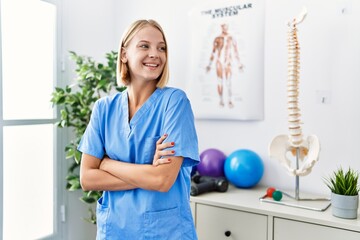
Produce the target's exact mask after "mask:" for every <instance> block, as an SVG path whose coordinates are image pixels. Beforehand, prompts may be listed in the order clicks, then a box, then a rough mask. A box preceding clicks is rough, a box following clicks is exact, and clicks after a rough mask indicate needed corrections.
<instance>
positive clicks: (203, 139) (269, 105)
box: [63, 0, 360, 239]
mask: <svg viewBox="0 0 360 240" xmlns="http://www.w3.org/2000/svg"><path fill="white" fill-rule="evenodd" d="M208 2H209V1H205V0H202V1H196V3H194V1H191V0H183V1H179V2H177V3H175V2H173V1H165V0H154V1H146V0H133V1H116V0H114V1H112V0H107V1H95V0H92V1H86V0H77V1H69V0H68V1H65V4H64V5H65V7H64V11H65V12H64V18H65V19H64V22H63V30H64V32H63V35H64V54H65V55H66V51H67V50H74V51H76V52H78V53H80V54H86V55H89V56H93V57H95V58H98V59H101V58H102V56H103V55H104V53H105V52H107V51H110V50H117V48H118V41H119V40H120V37H121V34H122V32H123V30H124V29H125V27H127V26H128V24H130V23H131V22H132V21H133V20H135V19H138V18H153V19H156V20H157V21H158V22H160V23H161V24H162V26H163V28H164V30H165V32H166V33H167V39H168V42H169V45H170V46H169V53H170V57H169V61H170V70H171V73H170V75H171V81H170V85H171V86H175V87H179V88H182V89H185V90H186V81H189V80H190V79H191V76H189V74H188V73H189V65H188V61H189V59H190V58H191V56H192V53H191V52H190V51H189V49H190V45H191V43H190V42H189V37H190V30H191V22H190V21H189V19H188V13H189V11H190V10H191V9H192V8H193V7H194V6H195V4H204V3H208ZM212 2H223V3H224V4H226V3H225V2H224V1H222V0H212ZM247 2H251V1H247ZM303 6H306V7H307V10H308V16H307V18H306V19H305V21H304V22H303V23H302V24H301V25H299V32H298V35H299V40H300V46H301V73H300V79H301V80H300V81H301V85H300V107H301V111H302V121H303V122H304V125H303V131H304V134H305V136H307V135H309V134H316V135H317V136H318V137H319V139H320V143H321V148H322V149H321V153H320V160H319V162H318V163H317V164H316V165H315V167H314V168H313V171H312V173H311V174H310V175H308V176H306V177H302V178H300V191H305V192H315V193H324V194H327V193H328V189H327V188H326V187H325V185H324V183H323V180H322V177H326V176H328V174H330V173H331V172H332V171H333V170H335V169H336V168H337V167H338V166H340V165H341V166H343V167H348V166H352V167H354V168H355V169H357V170H359V171H360V161H359V154H358V152H357V150H358V149H359V148H360V138H359V137H358V134H359V133H360V125H359V123H360V106H359V105H360V94H358V92H359V90H360V81H359V76H360V44H359V42H360V32H359V31H358V29H360V1H357V0H317V1H313V0H296V1H295V0H267V1H266V17H265V23H264V24H265V55H264V61H265V62H264V65H265V69H264V71H265V78H264V91H265V93H264V94H265V118H264V120H263V121H219V120H216V121H215V120H212V121H209V120H197V121H196V127H197V131H198V136H199V147H200V151H203V150H205V149H207V148H210V147H215V148H218V149H221V150H223V151H224V152H225V153H226V154H230V153H231V152H232V151H234V150H236V149H239V148H248V149H252V150H254V151H256V152H257V153H258V154H259V155H260V156H261V157H262V158H263V160H264V164H265V173H264V176H263V178H262V181H261V183H260V184H261V185H264V186H275V187H277V188H283V189H284V188H286V189H293V187H294V181H295V180H294V177H291V176H289V175H287V173H286V172H285V170H284V169H283V167H282V166H280V164H279V163H278V162H277V161H274V160H271V159H269V157H268V154H267V148H268V145H269V143H270V142H271V140H272V138H273V137H275V136H277V135H279V134H286V133H287V110H286V101H287V100H286V81H287V45H286V44H287V30H288V29H287V25H286V24H287V22H288V20H290V19H292V18H293V17H295V16H297V15H298V13H299V12H300V10H301V9H302V7H303ZM343 9H344V14H343V13H342V10H343ZM249 24H251V23H249ZM67 64H68V65H71V63H69V62H67ZM259 70H260V71H261V70H262V69H259ZM65 74H67V75H68V76H70V75H71V72H66V73H65ZM318 91H325V92H326V93H327V94H329V97H330V98H329V103H328V104H320V103H319V102H318V100H317V94H316V93H317V92H318ZM73 239H75V238H73ZM78 239H84V238H78Z"/></svg>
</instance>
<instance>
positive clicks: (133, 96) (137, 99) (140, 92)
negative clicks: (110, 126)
mask: <svg viewBox="0 0 360 240" xmlns="http://www.w3.org/2000/svg"><path fill="white" fill-rule="evenodd" d="M155 90H156V85H155V84H151V82H149V83H145V85H142V86H136V85H132V84H130V85H129V86H128V87H127V91H128V104H129V120H130V119H131V118H132V117H133V116H134V114H135V113H136V111H137V110H138V109H139V108H140V107H141V106H142V105H143V104H144V103H145V102H146V100H147V99H148V98H149V97H150V96H151V94H152V93H153V92H154V91H155Z"/></svg>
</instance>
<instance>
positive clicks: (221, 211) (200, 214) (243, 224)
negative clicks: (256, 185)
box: [196, 204, 267, 240]
mask: <svg viewBox="0 0 360 240" xmlns="http://www.w3.org/2000/svg"><path fill="white" fill-rule="evenodd" d="M196 231H197V233H198V237H199V240H222V239H224V240H230V239H231V240H244V239H251V240H266V239H267V216H265V215H260V214H255V213H248V212H242V211H237V210H230V209H225V208H220V207H213V206H208V205H204V204H197V205H196ZM226 233H227V234H228V235H229V233H230V236H226Z"/></svg>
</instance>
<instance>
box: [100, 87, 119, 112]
mask: <svg viewBox="0 0 360 240" xmlns="http://www.w3.org/2000/svg"><path fill="white" fill-rule="evenodd" d="M124 92H125V91H123V92H117V93H115V94H112V95H107V96H103V97H101V98H99V99H98V100H96V102H95V104H94V110H97V111H106V110H107V109H109V108H110V107H111V106H113V105H114V104H119V103H120V101H121V99H122V96H123V94H125V93H124Z"/></svg>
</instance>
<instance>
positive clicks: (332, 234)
mask: <svg viewBox="0 0 360 240" xmlns="http://www.w3.org/2000/svg"><path fill="white" fill-rule="evenodd" d="M289 239H291V240H304V239H307V240H318V239H326V240H339V239H346V240H359V239H360V233H358V232H353V231H349V230H344V229H339V228H333V227H327V226H323V225H317V224H312V223H305V222H298V221H294V220H288V219H282V218H274V240H289Z"/></svg>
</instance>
